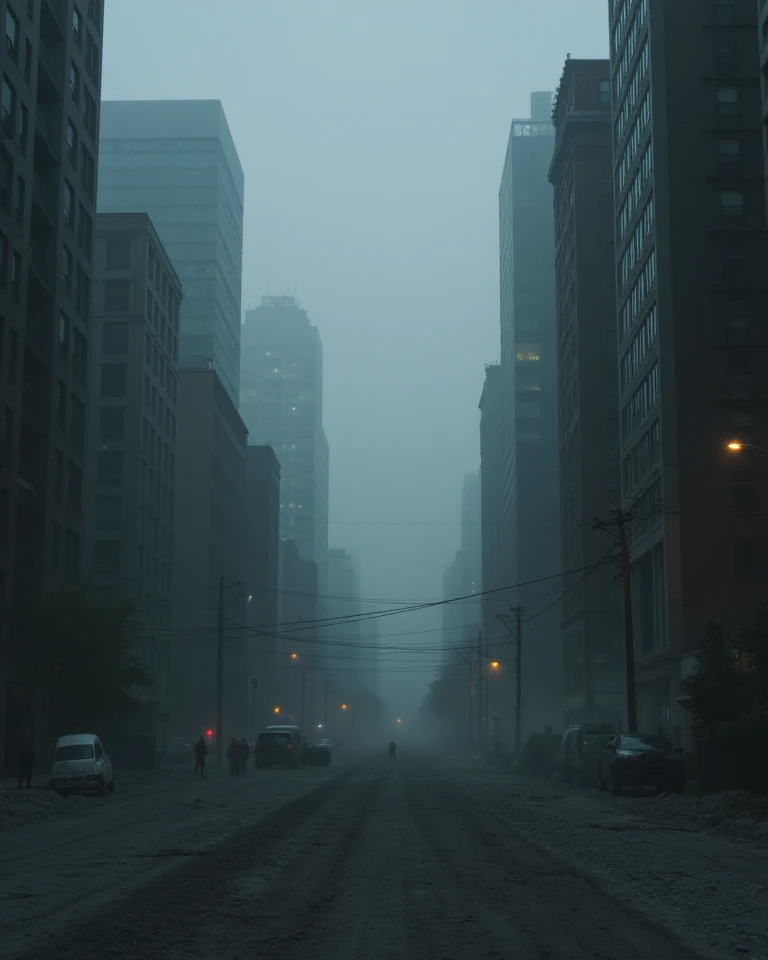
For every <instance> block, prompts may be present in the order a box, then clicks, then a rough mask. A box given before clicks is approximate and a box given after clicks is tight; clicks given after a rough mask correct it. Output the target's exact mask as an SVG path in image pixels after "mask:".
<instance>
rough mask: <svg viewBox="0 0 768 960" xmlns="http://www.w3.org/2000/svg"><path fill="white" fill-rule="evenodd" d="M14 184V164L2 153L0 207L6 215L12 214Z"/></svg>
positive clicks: (0, 157)
mask: <svg viewBox="0 0 768 960" xmlns="http://www.w3.org/2000/svg"><path fill="white" fill-rule="evenodd" d="M12 184H13V164H12V163H11V161H10V160H9V159H8V157H7V156H6V155H5V153H3V152H0V207H2V208H3V210H5V211H6V213H10V212H11V195H12V190H11V187H12Z"/></svg>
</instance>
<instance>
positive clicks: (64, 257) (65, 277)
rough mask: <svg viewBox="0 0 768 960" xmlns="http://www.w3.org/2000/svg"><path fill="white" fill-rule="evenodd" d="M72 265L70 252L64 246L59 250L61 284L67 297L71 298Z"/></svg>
mask: <svg viewBox="0 0 768 960" xmlns="http://www.w3.org/2000/svg"><path fill="white" fill-rule="evenodd" d="M72 263H73V261H72V251H71V250H70V249H69V247H67V245H66V244H64V245H63V246H62V248H61V282H62V285H63V287H64V292H65V293H66V294H67V295H68V296H72V272H73V266H72Z"/></svg>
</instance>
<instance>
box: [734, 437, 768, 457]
mask: <svg viewBox="0 0 768 960" xmlns="http://www.w3.org/2000/svg"><path fill="white" fill-rule="evenodd" d="M726 448H727V449H728V450H730V451H731V453H741V451H742V450H754V451H755V452H756V453H762V454H763V455H764V456H766V457H768V450H766V449H765V447H758V446H757V444H755V443H742V442H741V440H731V441H730V442H729V443H727V444H726Z"/></svg>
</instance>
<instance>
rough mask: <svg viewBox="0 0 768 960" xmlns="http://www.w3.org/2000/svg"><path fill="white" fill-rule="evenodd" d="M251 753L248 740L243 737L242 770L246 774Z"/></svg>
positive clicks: (241, 746) (241, 744) (241, 742)
mask: <svg viewBox="0 0 768 960" xmlns="http://www.w3.org/2000/svg"><path fill="white" fill-rule="evenodd" d="M250 755H251V751H250V749H249V747H248V741H247V740H246V739H245V737H243V739H242V740H241V741H240V770H241V772H242V774H243V776H245V773H246V770H247V768H248V757H249V756H250Z"/></svg>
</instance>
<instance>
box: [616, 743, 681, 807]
mask: <svg viewBox="0 0 768 960" xmlns="http://www.w3.org/2000/svg"><path fill="white" fill-rule="evenodd" d="M598 785H599V787H600V789H601V790H606V789H607V788H608V787H609V786H610V788H611V792H612V793H621V791H622V789H623V788H624V787H656V789H657V790H661V791H662V792H663V791H667V790H674V791H676V792H677V793H682V792H683V790H684V789H685V767H684V765H683V751H682V748H678V747H676V746H675V744H674V742H673V740H672V738H671V737H668V736H662V735H658V736H655V735H648V734H641V733H631V734H629V733H622V734H619V736H618V737H614V738H613V740H611V741H610V742H609V743H608V744H607V746H606V747H605V749H604V750H603V752H602V754H601V755H600V760H599V768H598Z"/></svg>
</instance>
